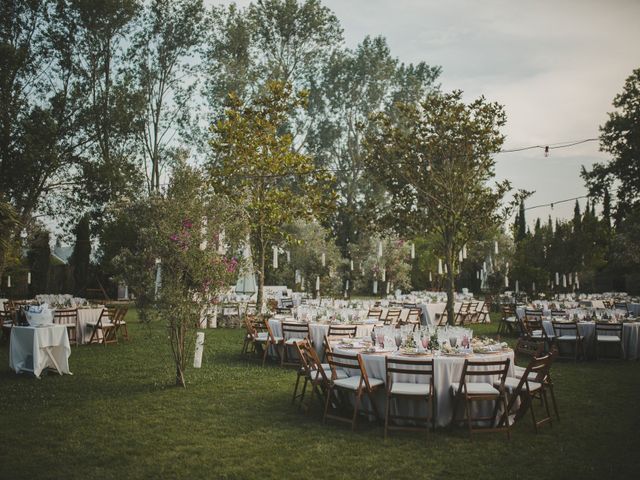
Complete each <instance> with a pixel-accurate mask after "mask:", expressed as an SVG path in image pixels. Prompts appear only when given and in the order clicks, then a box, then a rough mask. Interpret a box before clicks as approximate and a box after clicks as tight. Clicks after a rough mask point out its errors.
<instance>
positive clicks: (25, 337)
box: [9, 325, 71, 378]
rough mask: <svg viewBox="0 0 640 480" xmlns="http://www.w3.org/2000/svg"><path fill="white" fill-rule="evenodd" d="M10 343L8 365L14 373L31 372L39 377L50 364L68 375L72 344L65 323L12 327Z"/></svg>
mask: <svg viewBox="0 0 640 480" xmlns="http://www.w3.org/2000/svg"><path fill="white" fill-rule="evenodd" d="M10 345H11V347H10V355H9V367H10V368H11V369H12V370H14V371H15V372H16V373H21V372H30V373H33V374H34V375H35V376H36V378H40V374H41V373H42V371H43V370H44V369H45V368H52V369H54V370H56V371H57V372H58V373H59V374H60V375H62V374H64V373H67V374H69V375H71V372H70V371H69V356H70V355H71V346H70V345H69V336H68V335H67V327H65V326H64V325H46V326H41V327H17V326H16V327H13V328H12V329H11V341H10Z"/></svg>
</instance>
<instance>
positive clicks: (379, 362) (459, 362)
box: [334, 347, 514, 427]
mask: <svg viewBox="0 0 640 480" xmlns="http://www.w3.org/2000/svg"><path fill="white" fill-rule="evenodd" d="M334 351H335V352H339V353H351V354H353V353H354V351H353V350H344V349H340V348H338V347H334ZM392 355H395V353H393V354H392ZM402 358H411V357H402ZM415 358H420V357H415ZM423 358H428V357H423ZM433 358H434V362H433V373H434V378H433V381H434V386H435V391H436V425H437V426H439V427H444V426H447V425H448V424H449V423H450V422H451V419H452V415H453V397H452V396H451V383H452V382H459V381H460V376H461V375H462V368H463V365H464V361H465V358H469V359H470V360H476V361H487V362H489V361H496V360H505V359H507V358H509V359H510V360H511V362H510V364H509V373H508V375H509V376H513V370H514V369H513V359H514V354H513V351H511V350H510V351H508V352H504V353H495V354H488V355H470V356H468V357H456V356H442V355H441V356H436V357H433ZM362 360H363V361H364V365H365V368H366V370H367V375H369V377H373V378H379V379H381V380H382V381H384V382H385V384H386V381H387V374H386V368H385V354H363V355H362ZM347 373H351V374H352V373H354V372H353V371H348V372H347ZM475 380H476V381H478V382H490V383H493V380H494V379H491V378H489V377H475ZM495 380H497V379H495ZM394 381H400V382H409V383H410V382H416V383H417V382H424V381H428V377H425V376H422V375H421V376H418V375H415V376H412V375H404V374H402V375H398V376H397V377H394ZM385 401H386V394H385V390H384V389H381V390H379V391H378V393H377V395H376V398H375V402H376V406H377V407H378V412H379V413H380V415H383V414H384V411H385V410H384V407H385ZM482 403H484V404H486V405H480V404H482ZM490 403H491V402H476V404H475V405H474V407H473V408H474V410H473V411H472V414H473V415H474V416H478V415H483V416H484V415H486V416H489V415H491V409H492V405H489V404H490ZM400 405H401V406H400V408H401V410H402V411H401V412H400V414H401V415H408V416H415V415H416V413H418V415H420V416H425V415H426V413H427V412H426V404H424V402H422V403H420V402H416V401H410V400H406V401H405V402H403V403H401V404H400ZM461 405H462V404H461ZM416 407H418V408H419V409H420V410H419V411H418V412H416ZM461 412H462V410H460V411H459V412H458V415H461Z"/></svg>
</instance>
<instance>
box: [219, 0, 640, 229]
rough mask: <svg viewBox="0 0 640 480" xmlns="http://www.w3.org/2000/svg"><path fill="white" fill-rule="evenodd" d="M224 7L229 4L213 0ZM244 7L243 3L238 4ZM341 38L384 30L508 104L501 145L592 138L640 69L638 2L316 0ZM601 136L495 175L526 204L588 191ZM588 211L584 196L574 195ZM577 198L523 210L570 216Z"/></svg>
mask: <svg viewBox="0 0 640 480" xmlns="http://www.w3.org/2000/svg"><path fill="white" fill-rule="evenodd" d="M207 3H209V4H212V3H223V4H228V3H231V2H230V1H219V2H216V1H209V2H207ZM235 3H237V4H238V5H240V6H246V5H248V4H249V1H248V0H240V1H236V2H235ZM322 3H323V5H325V6H327V7H328V8H330V9H331V10H332V11H333V12H334V13H335V14H336V16H337V17H338V19H339V20H340V23H341V25H342V27H343V29H344V38H345V45H346V46H347V47H350V48H353V47H355V46H356V45H357V44H358V43H359V42H361V41H362V39H363V38H364V37H365V36H366V35H371V36H376V35H382V36H384V37H386V39H387V41H388V43H389V46H390V48H391V52H392V54H393V55H394V56H396V57H397V58H398V59H400V60H401V61H402V62H405V63H416V62H420V61H425V62H427V63H429V64H431V65H439V66H441V67H442V74H441V77H440V83H441V88H442V89H443V90H445V91H450V90H463V91H464V94H465V99H466V100H468V101H471V100H473V99H475V98H477V97H479V96H481V95H484V96H485V97H486V98H487V99H488V100H491V101H496V102H498V103H500V104H502V105H504V107H505V110H506V113H507V125H506V126H505V128H504V133H505V135H506V141H505V145H504V149H512V148H519V147H527V146H532V145H553V144H559V143H564V142H567V143H568V142H573V141H577V140H584V139H589V138H596V137H598V134H599V126H600V125H602V124H604V122H605V121H606V120H607V113H608V112H610V111H612V109H613V107H612V101H613V97H614V96H615V95H616V94H617V93H619V92H620V91H622V87H623V85H624V81H625V79H626V78H627V77H628V76H629V75H630V74H631V72H632V71H633V70H634V69H635V68H638V67H640V49H639V48H638V45H640V28H639V27H638V21H639V20H640V1H638V0H608V1H598V0H564V1H563V0H555V1H552V0H536V1H534V2H525V1H514V0H483V1H477V0H449V1H443V0H322ZM608 158H609V157H608V155H607V154H605V153H603V152H600V151H599V144H598V142H588V143H585V144H582V145H580V146H576V147H572V148H565V149H556V150H551V152H550V155H549V157H548V158H545V157H544V155H543V151H542V150H541V149H535V150H529V151H525V152H520V153H511V154H501V155H497V156H496V160H497V163H496V176H497V178H498V179H508V180H510V181H511V182H512V185H513V188H515V189H519V188H523V189H527V190H532V191H535V193H534V194H533V195H532V196H531V197H530V198H529V199H528V201H527V203H526V206H527V208H529V207H533V206H536V205H541V204H548V203H551V202H557V201H559V200H564V199H569V198H574V197H578V196H582V195H585V194H586V188H585V186H584V182H583V181H582V179H581V178H580V170H581V167H582V166H583V165H584V166H585V167H587V168H589V167H590V166H591V165H592V164H593V163H594V162H602V161H606V160H607V159H608ZM580 202H581V206H582V207H583V208H584V205H585V202H586V200H585V199H582V200H580ZM574 203H575V202H574V201H570V202H567V203H562V204H556V205H554V207H553V209H551V208H550V207H542V208H535V209H531V210H528V211H527V220H528V223H529V224H533V222H534V221H535V218H536V217H538V216H540V217H542V218H543V219H546V218H547V216H548V215H550V214H551V215H552V217H558V218H569V217H571V216H572V215H573V208H574Z"/></svg>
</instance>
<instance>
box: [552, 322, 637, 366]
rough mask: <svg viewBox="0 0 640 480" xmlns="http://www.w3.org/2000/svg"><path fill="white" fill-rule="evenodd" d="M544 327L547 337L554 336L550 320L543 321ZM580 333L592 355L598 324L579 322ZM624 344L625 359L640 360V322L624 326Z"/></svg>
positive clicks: (628, 323) (588, 352) (588, 351)
mask: <svg viewBox="0 0 640 480" xmlns="http://www.w3.org/2000/svg"><path fill="white" fill-rule="evenodd" d="M542 326H543V328H544V330H545V332H547V335H553V325H552V323H551V321H550V320H543V322H542ZM578 333H579V334H580V335H581V336H584V344H585V349H586V351H587V352H586V353H587V354H591V353H592V352H593V351H594V348H595V340H596V339H595V335H596V324H595V323H594V322H578ZM607 334H609V333H607ZM611 335H613V333H611ZM622 344H623V346H624V355H625V358H627V359H629V360H638V359H640V322H635V323H631V322H627V323H624V324H622Z"/></svg>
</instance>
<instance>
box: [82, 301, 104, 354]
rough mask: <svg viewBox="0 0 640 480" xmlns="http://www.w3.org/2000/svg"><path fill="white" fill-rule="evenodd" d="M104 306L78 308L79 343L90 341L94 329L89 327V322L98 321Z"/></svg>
mask: <svg viewBox="0 0 640 480" xmlns="http://www.w3.org/2000/svg"><path fill="white" fill-rule="evenodd" d="M102 310H103V308H102V307H99V308H79V309H78V328H77V330H78V331H77V332H76V333H77V338H78V345H83V344H85V343H89V340H91V334H92V333H93V330H92V329H91V328H88V327H87V323H88V322H93V323H95V322H97V321H98V319H99V318H100V314H101V313H102Z"/></svg>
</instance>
